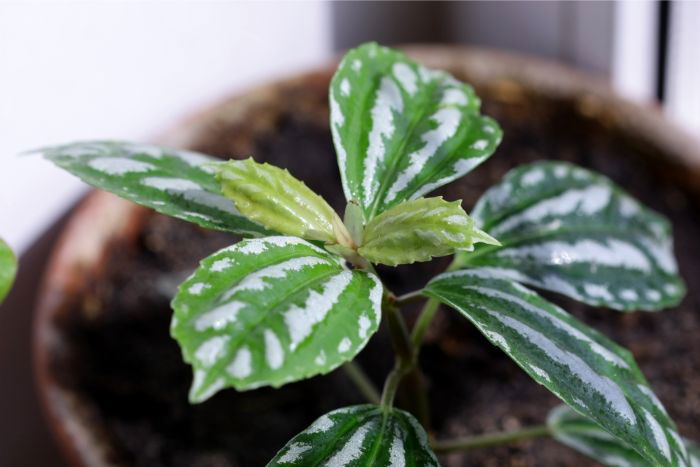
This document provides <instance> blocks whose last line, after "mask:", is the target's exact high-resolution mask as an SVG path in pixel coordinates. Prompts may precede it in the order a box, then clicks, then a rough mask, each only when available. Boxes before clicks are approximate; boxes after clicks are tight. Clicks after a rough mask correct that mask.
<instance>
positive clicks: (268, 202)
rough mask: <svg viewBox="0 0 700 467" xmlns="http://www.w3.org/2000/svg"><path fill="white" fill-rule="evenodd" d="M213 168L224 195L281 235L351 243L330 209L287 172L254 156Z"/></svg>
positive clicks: (244, 212)
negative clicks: (260, 162) (258, 160)
mask: <svg viewBox="0 0 700 467" xmlns="http://www.w3.org/2000/svg"><path fill="white" fill-rule="evenodd" d="M215 167H216V176H217V179H218V180H219V182H220V183H221V187H222V190H223V193H224V195H225V196H226V197H227V198H229V199H231V200H233V201H234V202H235V205H236V207H237V208H238V210H239V211H241V213H243V215H245V216H246V217H248V218H249V219H251V220H253V221H255V222H257V223H259V224H262V225H264V226H265V227H267V228H269V229H270V230H274V231H276V232H280V233H282V234H284V235H293V236H295V237H302V238H306V239H309V240H320V241H323V242H326V243H341V244H343V245H350V244H351V243H349V242H350V234H349V233H348V232H347V230H346V228H345V226H344V225H343V222H342V221H341V220H340V218H339V217H338V215H337V214H336V212H335V211H334V210H333V208H331V207H330V206H329V205H328V203H326V201H325V200H324V199H323V198H321V197H320V196H319V195H317V194H316V193H314V192H313V191H312V190H311V189H310V188H309V187H307V186H306V185H305V184H304V182H302V181H300V180H298V179H296V178H294V177H293V176H292V175H291V174H290V173H289V171H287V170H285V169H281V168H279V167H275V166H274V165H270V164H259V163H257V162H255V161H254V160H253V159H245V160H231V161H227V162H222V163H219V164H217V165H216V166H215Z"/></svg>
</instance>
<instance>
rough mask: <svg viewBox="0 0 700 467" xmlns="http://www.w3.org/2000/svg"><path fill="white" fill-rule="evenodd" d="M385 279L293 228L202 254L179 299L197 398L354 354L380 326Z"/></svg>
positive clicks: (175, 331) (327, 367) (178, 332)
mask: <svg viewBox="0 0 700 467" xmlns="http://www.w3.org/2000/svg"><path fill="white" fill-rule="evenodd" d="M381 299H382V286H381V284H380V282H379V280H378V279H377V278H376V276H374V275H373V274H370V273H367V272H364V271H350V270H348V269H347V268H346V267H345V266H344V262H343V260H342V258H340V257H338V256H335V255H333V254H330V253H328V252H327V251H325V250H323V249H321V248H318V247H316V246H314V245H312V244H311V243H308V242H306V241H305V240H302V239H300V238H296V237H265V238H261V239H251V240H244V241H242V242H240V243H237V244H236V245H233V246H231V247H228V248H225V249H223V250H220V251H218V252H217V253H214V254H213V255H211V256H209V257H208V258H206V259H204V260H202V262H201V265H200V266H199V268H198V269H197V270H196V271H195V272H194V274H192V276H190V277H189V278H188V279H187V280H186V281H185V282H183V283H182V285H181V286H180V289H179V291H178V293H177V295H176V296H175V299H174V300H173V303H172V305H173V309H174V310H175V314H174V316H173V322H172V328H171V333H172V335H173V337H174V338H175V339H177V341H178V343H179V344H180V346H181V347H182V350H183V356H184V358H185V360H186V361H187V362H189V363H190V364H192V366H193V368H194V382H193V385H192V389H191V392H190V399H191V400H192V401H194V402H200V401H203V400H205V399H207V398H208V397H210V396H211V395H213V394H214V393H215V392H217V391H218V390H219V389H221V388H223V387H228V386H232V387H235V388H236V389H238V390H246V389H253V388H256V387H259V386H266V385H269V386H274V387H278V386H281V385H283V384H285V383H288V382H291V381H297V380H300V379H303V378H307V377H310V376H313V375H317V374H321V373H327V372H329V371H331V370H333V369H334V368H336V367H337V366H338V365H340V364H341V363H344V362H346V361H348V360H351V359H352V358H353V357H354V356H355V355H356V354H357V353H358V352H359V351H360V350H361V349H362V348H363V347H364V346H365V344H366V343H367V341H368V340H369V338H370V336H371V335H372V334H373V333H374V332H375V331H376V330H377V327H378V326H379V321H380V319H381Z"/></svg>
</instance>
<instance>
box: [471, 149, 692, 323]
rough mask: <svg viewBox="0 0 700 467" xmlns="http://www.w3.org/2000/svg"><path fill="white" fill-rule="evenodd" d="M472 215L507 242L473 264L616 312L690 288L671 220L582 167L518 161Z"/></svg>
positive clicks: (649, 306) (668, 301)
mask: <svg viewBox="0 0 700 467" xmlns="http://www.w3.org/2000/svg"><path fill="white" fill-rule="evenodd" d="M472 216H473V217H474V219H475V221H476V223H477V225H478V226H479V227H480V228H481V229H483V230H484V231H486V232H488V233H489V234H491V235H493V236H495V237H496V238H498V239H499V240H500V241H501V243H502V245H503V246H502V247H499V248H493V247H492V248H483V249H478V250H477V251H476V252H475V253H474V254H473V255H471V256H469V255H464V256H462V257H461V260H462V261H463V263H464V264H466V265H467V266H469V267H476V266H478V267H489V268H492V270H493V271H494V272H498V273H499V274H500V275H501V276H503V277H509V278H512V279H515V280H517V281H519V282H523V283H527V284H530V285H534V286H537V287H540V288H543V289H547V290H552V291H555V292H559V293H562V294H564V295H568V296H569V297H572V298H574V299H577V300H580V301H582V302H585V303H588V304H590V305H595V306H607V307H610V308H614V309H617V310H658V309H661V308H664V307H669V306H673V305H676V304H678V302H679V301H680V300H681V298H682V297H683V295H684V293H685V287H684V285H683V282H682V280H681V279H680V277H679V276H678V270H677V266H676V260H675V258H674V256H673V245H672V234H671V227H670V225H669V223H668V221H666V219H664V218H663V217H662V216H660V215H659V214H656V213H655V212H653V211H651V210H649V209H647V208H645V207H643V206H642V205H641V204H639V202H637V201H635V200H634V199H632V198H631V197H630V196H629V195H627V194H626V193H624V192H623V191H622V190H621V189H620V188H618V187H617V186H615V185H614V184H613V183H612V182H611V181H610V180H609V179H607V178H605V177H603V176H602V175H598V174H595V173H593V172H590V171H588V170H585V169H582V168H580V167H576V166H574V165H571V164H568V163H563V162H539V163H534V164H530V165H526V166H522V167H519V168H517V169H515V170H513V171H511V172H509V173H508V174H507V175H506V176H505V177H504V179H503V180H502V181H501V182H500V183H498V184H497V185H495V186H494V187H493V188H491V189H489V190H488V191H487V192H486V193H485V194H484V196H483V197H482V198H481V199H480V200H479V202H478V203H477V205H476V207H475V208H474V211H473V213H472Z"/></svg>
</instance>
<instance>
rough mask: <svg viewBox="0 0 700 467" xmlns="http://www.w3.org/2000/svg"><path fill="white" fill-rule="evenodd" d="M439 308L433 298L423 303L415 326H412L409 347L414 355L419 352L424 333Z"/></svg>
mask: <svg viewBox="0 0 700 467" xmlns="http://www.w3.org/2000/svg"><path fill="white" fill-rule="evenodd" d="M439 307H440V302H439V301H437V300H436V299H434V298H430V299H428V301H427V302H425V305H423V309H422V310H421V312H420V315H418V319H417V320H416V324H415V325H414V326H413V332H411V346H412V347H413V351H414V352H415V353H416V354H417V353H419V351H420V347H421V345H422V344H423V338H424V337H425V333H426V332H428V328H430V324H431V323H432V322H433V318H434V317H435V313H436V312H437V311H438V308H439Z"/></svg>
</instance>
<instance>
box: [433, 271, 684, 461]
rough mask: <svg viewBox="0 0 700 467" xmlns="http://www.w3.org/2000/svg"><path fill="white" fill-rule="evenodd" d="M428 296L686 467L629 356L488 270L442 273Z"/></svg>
mask: <svg viewBox="0 0 700 467" xmlns="http://www.w3.org/2000/svg"><path fill="white" fill-rule="evenodd" d="M424 293H425V294H426V295H428V296H430V297H435V298H437V299H438V300H440V301H441V302H443V303H446V304H448V305H450V306H452V307H453V308H455V309H456V310H458V311H459V312H461V313H462V314H463V315H464V316H465V317H466V318H467V319H469V320H470V321H471V322H472V323H473V324H474V325H476V327H477V328H478V329H479V330H480V331H481V332H482V333H483V334H484V335H485V336H486V338H487V339H489V340H490V341H491V343H493V344H494V345H496V346H498V347H500V348H501V349H502V350H503V351H504V352H505V353H506V354H508V356H510V357H511V358H512V359H513V360H515V362H516V363H517V364H518V365H520V367H521V368H523V370H525V371H526V372H527V373H528V374H529V375H530V376H531V377H532V378H533V379H534V380H535V381H537V382H538V383H540V384H542V385H544V386H545V387H546V388H547V389H549V390H550V391H552V392H553V393H554V394H556V395H557V396H558V397H559V398H560V399H562V400H563V401H564V402H566V403H567V404H568V405H569V406H571V407H573V408H574V409H575V410H576V411H578V412H580V413H582V414H585V415H587V416H589V417H590V418H592V419H593V420H595V421H596V422H597V423H598V424H600V425H601V426H602V427H604V428H605V429H606V430H607V431H608V432H610V433H611V434H613V435H614V436H616V437H617V438H619V439H621V440H623V441H624V442H626V443H628V444H629V445H630V446H634V448H635V449H636V450H638V452H640V454H642V455H643V456H644V457H645V458H646V459H648V460H649V461H651V462H654V463H655V464H657V465H683V463H682V459H683V457H682V456H683V447H682V446H681V445H680V444H678V442H677V440H676V438H677V436H678V435H677V434H676V429H675V425H674V424H673V422H672V421H671V419H670V418H669V417H668V415H667V414H666V411H665V410H664V408H663V406H662V405H661V403H660V402H659V400H658V399H657V398H656V396H654V393H653V392H652V391H651V389H650V388H649V386H648V384H647V382H646V380H645V378H644V376H643V375H642V373H641V371H640V370H639V368H638V367H637V364H636V363H635V361H634V359H633V358H632V355H631V354H630V353H629V352H628V351H626V350H624V349H623V348H621V347H619V346H618V345H616V344H615V343H613V342H611V341H610V340H609V339H607V338H606V337H604V336H603V335H602V334H600V333H598V332H596V331H595V330H593V329H591V328H589V327H588V326H586V325H584V324H583V323H581V322H579V321H578V320H576V319H575V318H573V317H572V316H571V315H569V314H568V313H566V312H565V311H564V310H562V309H561V308H558V307H557V306H555V305H553V304H551V303H549V302H547V301H546V300H544V299H543V298H541V297H540V296H539V295H537V294H535V293H534V292H532V291H530V290H528V289H526V288H524V287H523V286H521V285H520V284H518V283H516V282H512V281H510V280H508V279H502V278H499V277H498V276H495V275H494V274H493V273H492V272H491V271H489V270H485V269H465V270H461V271H455V272H450V273H445V274H442V275H440V276H438V277H436V278H435V279H433V280H432V281H431V282H430V283H428V285H427V287H426V289H425V291H424Z"/></svg>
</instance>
